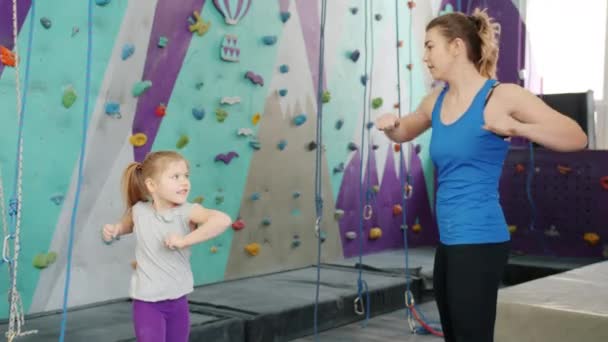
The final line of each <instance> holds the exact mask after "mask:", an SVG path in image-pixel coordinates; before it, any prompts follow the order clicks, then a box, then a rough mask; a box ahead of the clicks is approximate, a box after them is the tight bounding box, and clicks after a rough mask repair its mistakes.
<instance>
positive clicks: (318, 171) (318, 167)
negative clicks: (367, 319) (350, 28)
mask: <svg viewBox="0 0 608 342" xmlns="http://www.w3.org/2000/svg"><path fill="white" fill-rule="evenodd" d="M326 17H327V0H322V4H321V29H320V31H321V32H320V36H319V70H318V73H317V75H318V80H317V130H316V144H317V148H316V149H315V161H316V162H315V211H316V220H315V235H316V237H317V282H316V289H315V307H314V318H313V319H314V322H313V330H314V336H315V341H318V340H319V329H318V326H319V321H318V320H319V312H318V311H319V292H320V287H321V245H322V244H323V240H324V239H325V234H324V232H323V231H322V230H321V222H322V219H323V172H322V170H323V169H322V167H323V162H322V158H323V101H322V98H323V80H324V77H325V74H324V70H325V66H324V64H325V62H324V61H325V21H326Z"/></svg>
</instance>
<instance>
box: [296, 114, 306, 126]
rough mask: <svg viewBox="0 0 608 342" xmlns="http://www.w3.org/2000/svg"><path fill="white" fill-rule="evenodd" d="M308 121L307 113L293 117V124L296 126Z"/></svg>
mask: <svg viewBox="0 0 608 342" xmlns="http://www.w3.org/2000/svg"><path fill="white" fill-rule="evenodd" d="M305 122H306V114H300V115H298V116H296V117H295V118H293V124H294V125H296V126H302V125H303V124H304V123H305Z"/></svg>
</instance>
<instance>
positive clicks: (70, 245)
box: [59, 0, 93, 342]
mask: <svg viewBox="0 0 608 342" xmlns="http://www.w3.org/2000/svg"><path fill="white" fill-rule="evenodd" d="M87 39H88V40H87V66H86V75H85V95H84V111H83V120H82V143H81V145H80V157H79V158H80V159H79V160H78V181H77V183H76V195H75V197H74V206H73V207H72V216H71V218H70V237H69V240H68V254H67V267H66V276H65V286H64V291H63V308H62V313H61V333H60V335H59V341H61V342H63V341H64V338H65V329H66V323H67V306H68V294H69V289H70V275H71V270H72V249H73V247H74V228H75V226H76V214H77V213H78V203H79V200H80V188H81V186H82V178H83V169H84V158H85V150H86V142H87V130H88V127H89V93H90V89H91V63H92V55H93V0H89V1H88V35H87Z"/></svg>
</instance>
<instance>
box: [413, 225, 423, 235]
mask: <svg viewBox="0 0 608 342" xmlns="http://www.w3.org/2000/svg"><path fill="white" fill-rule="evenodd" d="M412 231H413V232H414V233H420V232H421V231H422V226H421V225H420V223H416V224H414V225H413V226H412Z"/></svg>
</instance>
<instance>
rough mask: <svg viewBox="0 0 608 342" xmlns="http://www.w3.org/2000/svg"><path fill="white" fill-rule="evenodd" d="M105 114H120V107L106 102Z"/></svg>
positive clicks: (114, 103)
mask: <svg viewBox="0 0 608 342" xmlns="http://www.w3.org/2000/svg"><path fill="white" fill-rule="evenodd" d="M106 114H108V115H118V114H120V105H119V104H118V103H116V102H106Z"/></svg>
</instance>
